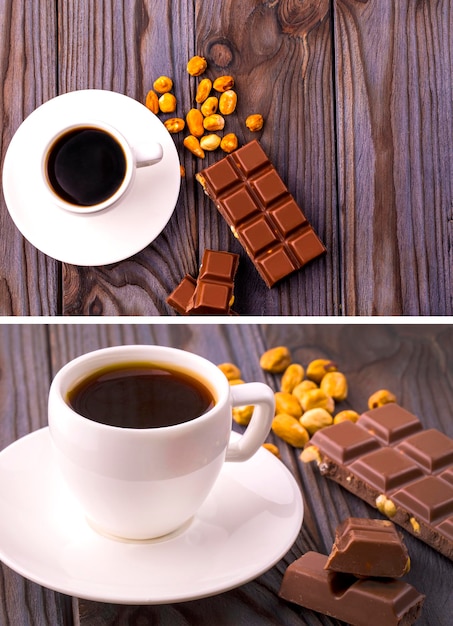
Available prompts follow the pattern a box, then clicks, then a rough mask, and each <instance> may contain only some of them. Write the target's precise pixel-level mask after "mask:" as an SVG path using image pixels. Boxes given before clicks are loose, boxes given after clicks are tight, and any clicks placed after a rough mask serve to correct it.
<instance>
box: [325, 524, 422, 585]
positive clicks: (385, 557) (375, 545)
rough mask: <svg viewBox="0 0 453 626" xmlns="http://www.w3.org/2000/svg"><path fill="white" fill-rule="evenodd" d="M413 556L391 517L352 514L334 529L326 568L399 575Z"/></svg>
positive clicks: (344, 571) (360, 575)
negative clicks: (352, 515)
mask: <svg viewBox="0 0 453 626" xmlns="http://www.w3.org/2000/svg"><path fill="white" fill-rule="evenodd" d="M409 568H410V559H409V555H408V552H407V548H406V546H405V545H404V543H403V540H402V538H401V535H400V534H399V533H398V531H397V530H396V528H395V525H394V524H393V523H392V522H390V521H389V520H380V519H366V518H356V517H349V518H347V519H346V520H344V522H342V523H341V524H340V525H339V526H338V528H337V530H336V533H335V542H334V544H333V547H332V551H331V553H330V555H329V558H328V559H327V562H326V569H330V570H334V571H336V572H343V573H346V574H353V575H354V576H357V577H369V576H373V577H382V576H385V577H388V578H400V577H401V576H404V574H407V572H408V571H409Z"/></svg>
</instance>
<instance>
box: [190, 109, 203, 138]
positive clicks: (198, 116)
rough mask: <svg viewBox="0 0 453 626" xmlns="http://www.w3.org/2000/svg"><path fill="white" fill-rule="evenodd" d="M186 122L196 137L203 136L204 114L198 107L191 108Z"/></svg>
mask: <svg viewBox="0 0 453 626" xmlns="http://www.w3.org/2000/svg"><path fill="white" fill-rule="evenodd" d="M186 122H187V126H188V128H189V131H190V134H191V135H193V136H194V137H201V136H202V135H203V134H204V128H203V114H202V113H201V111H199V110H198V109H190V111H189V112H188V113H187V115H186Z"/></svg>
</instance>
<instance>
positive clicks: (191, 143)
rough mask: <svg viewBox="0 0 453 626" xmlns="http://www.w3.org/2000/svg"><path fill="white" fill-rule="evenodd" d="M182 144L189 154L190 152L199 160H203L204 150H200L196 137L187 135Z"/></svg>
mask: <svg viewBox="0 0 453 626" xmlns="http://www.w3.org/2000/svg"><path fill="white" fill-rule="evenodd" d="M183 144H184V146H185V147H186V148H187V149H188V150H189V151H190V152H192V154H194V155H195V156H197V157H199V158H200V159H204V156H205V154H204V150H203V149H202V148H201V146H200V142H199V141H198V139H197V138H196V137H194V136H193V135H189V136H188V137H186V138H185V139H184V141H183Z"/></svg>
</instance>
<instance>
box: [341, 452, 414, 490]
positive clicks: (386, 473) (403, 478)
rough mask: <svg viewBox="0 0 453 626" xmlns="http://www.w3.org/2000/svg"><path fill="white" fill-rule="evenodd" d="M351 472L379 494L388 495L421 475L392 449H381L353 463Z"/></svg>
mask: <svg viewBox="0 0 453 626" xmlns="http://www.w3.org/2000/svg"><path fill="white" fill-rule="evenodd" d="M350 470H351V472H353V473H354V474H355V475H356V476H358V477H359V478H361V479H362V480H363V481H364V482H366V483H368V484H369V485H371V486H372V487H374V488H375V489H376V490H377V491H379V492H380V493H388V492H389V491H392V490H393V489H397V488H398V487H401V486H402V485H404V484H406V483H408V482H411V481H413V480H416V479H417V478H419V477H420V476H422V475H423V473H422V470H421V469H420V467H419V466H418V465H417V464H416V463H414V462H413V461H411V459H408V458H406V457H405V456H404V455H403V454H401V453H400V452H398V451H397V450H394V449H393V448H381V449H380V450H377V451H376V452H371V453H370V454H367V455H365V456H364V457H362V458H361V459H358V460H357V461H354V463H352V465H351V467H350Z"/></svg>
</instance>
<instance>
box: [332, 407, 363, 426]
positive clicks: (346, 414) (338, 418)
mask: <svg viewBox="0 0 453 626" xmlns="http://www.w3.org/2000/svg"><path fill="white" fill-rule="evenodd" d="M359 417H360V416H359V414H358V413H357V412H356V411H351V410H345V411H340V412H339V413H337V414H336V415H335V417H334V418H333V423H334V424H339V423H340V422H346V421H350V422H356V421H357V420H358V419H359Z"/></svg>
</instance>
